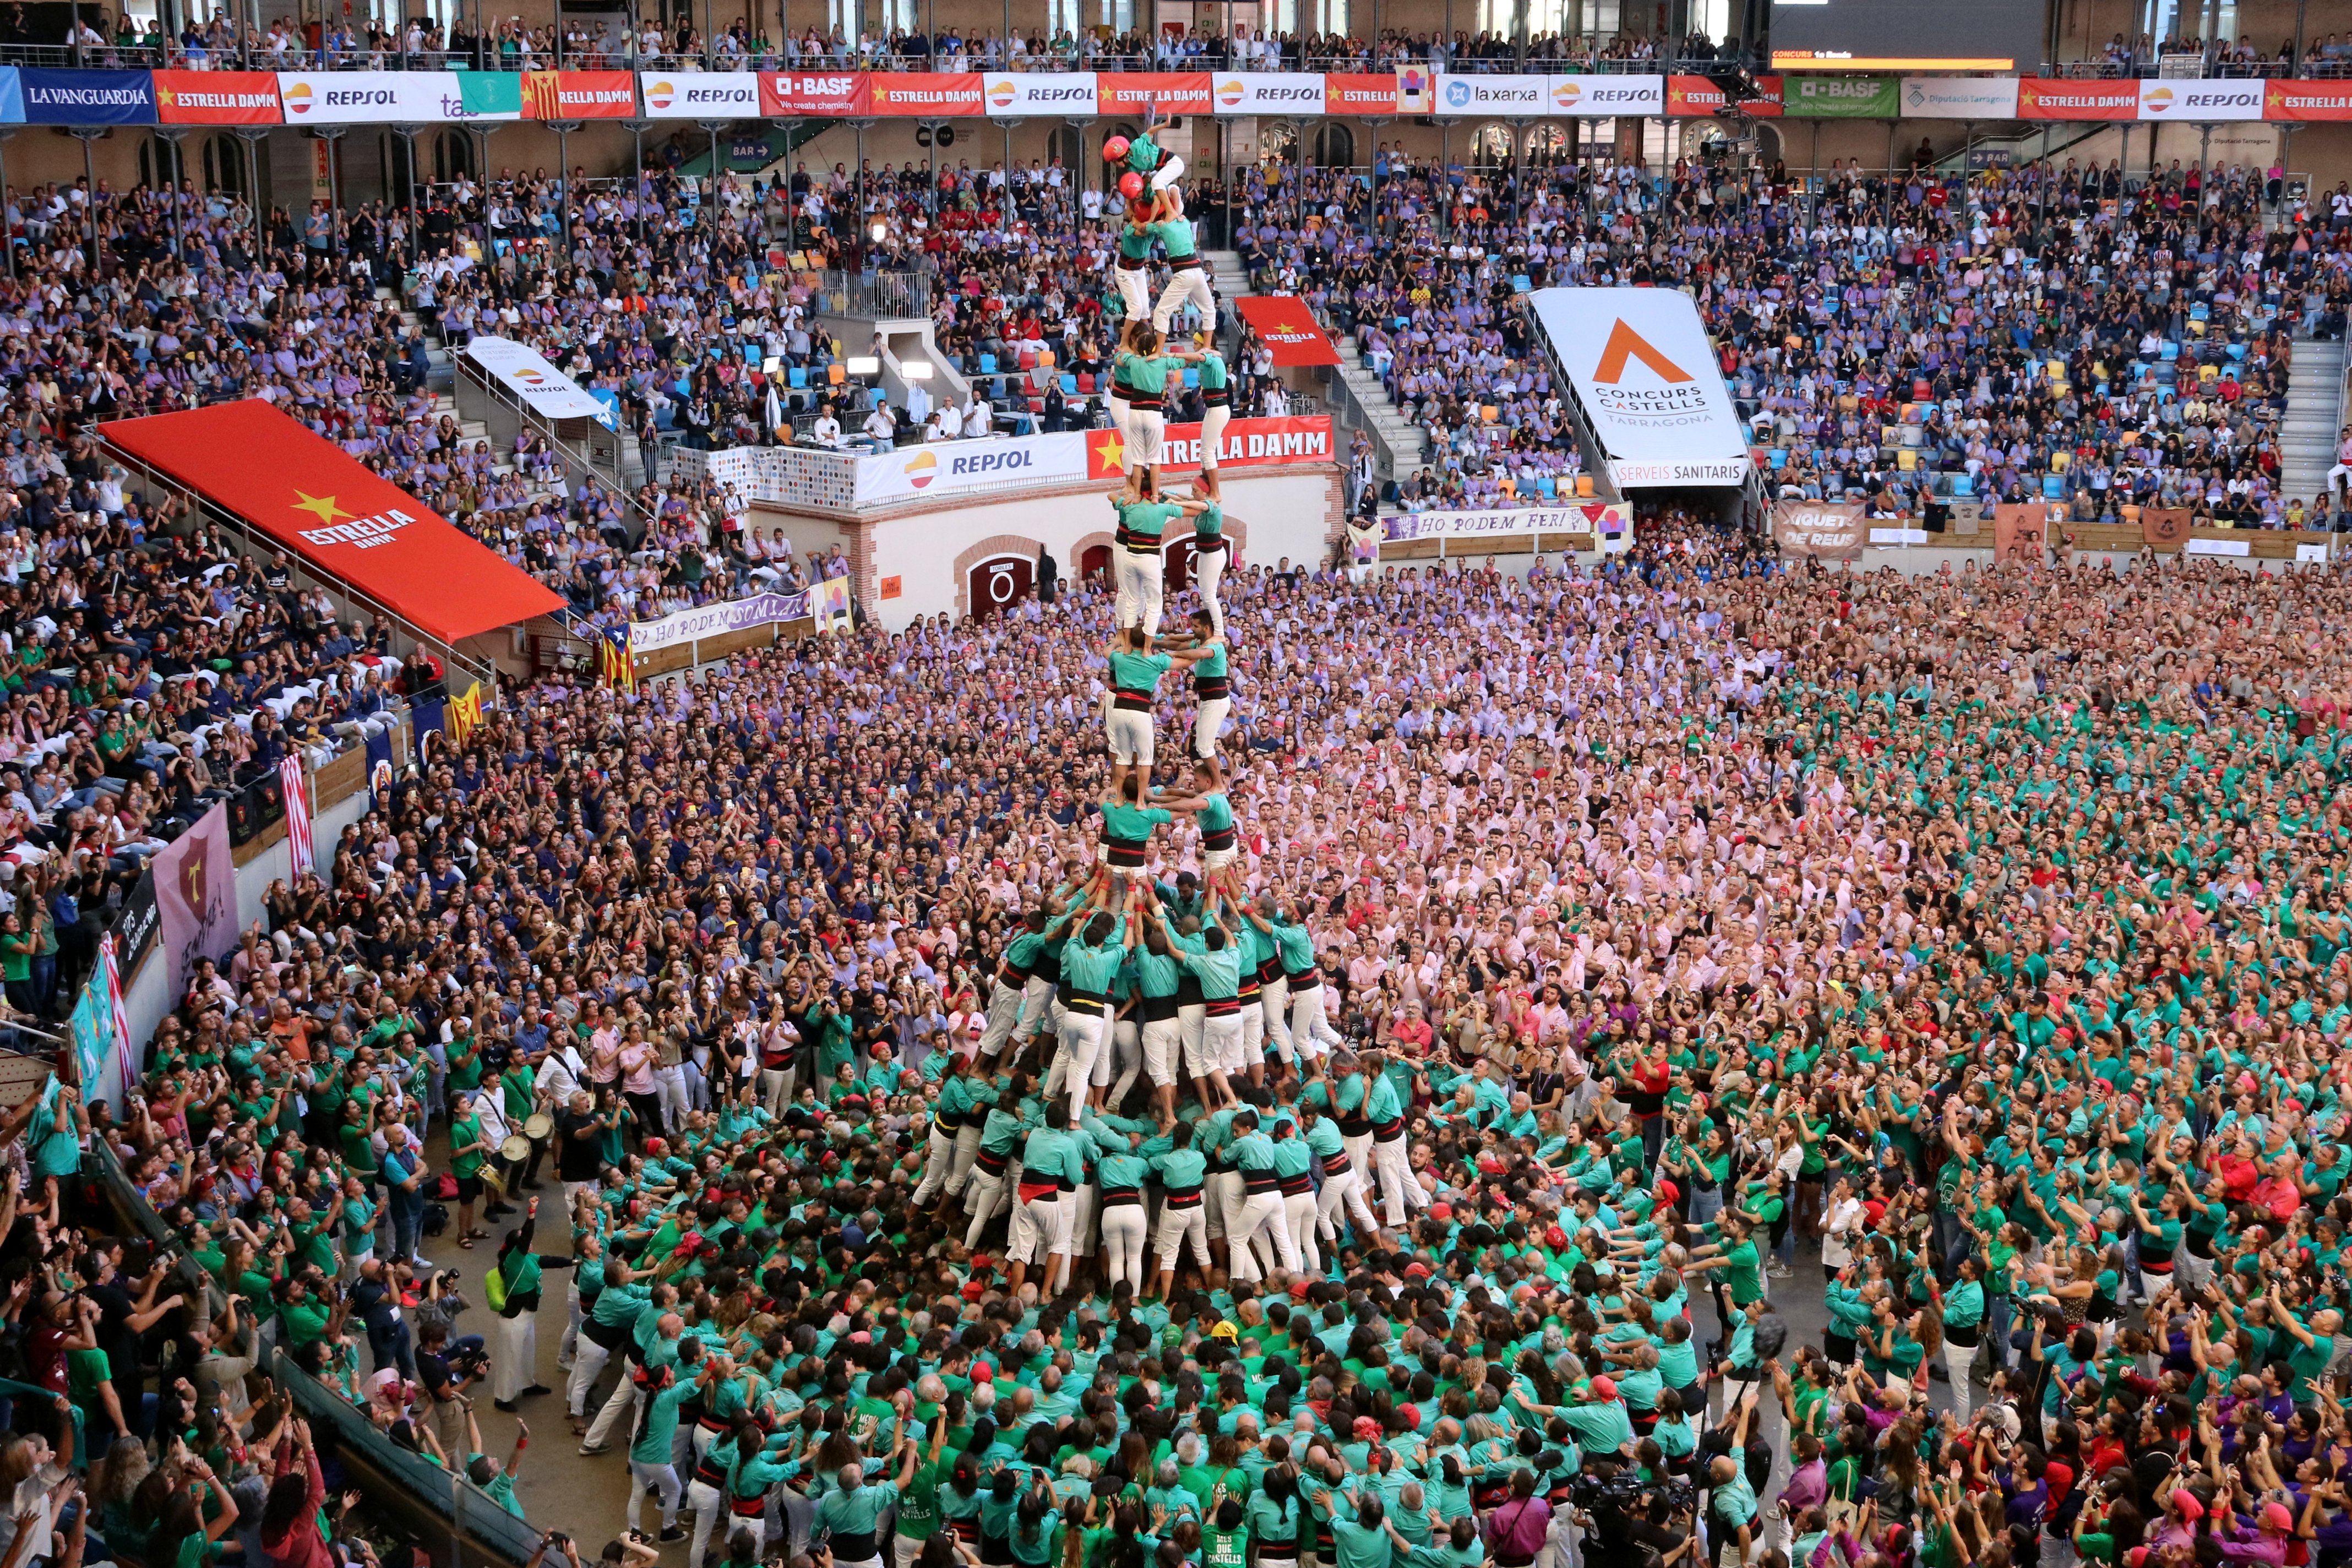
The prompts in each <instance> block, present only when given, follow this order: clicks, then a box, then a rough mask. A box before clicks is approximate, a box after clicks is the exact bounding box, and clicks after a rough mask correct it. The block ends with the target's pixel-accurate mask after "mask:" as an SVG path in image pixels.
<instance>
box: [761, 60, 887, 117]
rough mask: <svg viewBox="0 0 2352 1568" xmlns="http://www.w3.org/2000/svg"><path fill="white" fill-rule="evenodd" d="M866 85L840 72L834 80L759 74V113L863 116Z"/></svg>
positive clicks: (854, 75) (858, 77)
mask: <svg viewBox="0 0 2352 1568" xmlns="http://www.w3.org/2000/svg"><path fill="white" fill-rule="evenodd" d="M884 79H885V80H887V78H884ZM760 112H761V114H765V115H780V114H822V115H849V116H852V117H857V116H863V115H865V114H866V113H867V112H869V111H868V110H867V108H866V78H865V77H864V76H863V75H861V74H859V73H857V72H855V71H843V72H840V73H839V74H837V75H834V76H812V75H809V74H808V73H806V72H804V71H761V73H760Z"/></svg>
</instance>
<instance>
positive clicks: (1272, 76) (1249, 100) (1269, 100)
mask: <svg viewBox="0 0 2352 1568" xmlns="http://www.w3.org/2000/svg"><path fill="white" fill-rule="evenodd" d="M1216 83H1217V84H1216V86H1215V87H1214V88H1213V89H1211V91H1210V95H1209V96H1210V104H1209V107H1210V108H1211V109H1212V110H1214V111H1215V112H1217V113H1219V114H1273V115H1284V114H1317V115H1319V114H1322V113H1323V112H1325V110H1324V108H1323V79H1322V77H1320V76H1319V75H1307V74H1303V73H1300V72H1296V71H1219V72H1217V74H1216ZM1389 86H1390V94H1391V102H1393V101H1394V95H1395V87H1396V82H1395V79H1394V78H1391V79H1390V83H1389Z"/></svg>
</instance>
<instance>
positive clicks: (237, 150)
mask: <svg viewBox="0 0 2352 1568" xmlns="http://www.w3.org/2000/svg"><path fill="white" fill-rule="evenodd" d="M264 150H265V151H266V149H264ZM245 173H246V171H245V142H244V139H243V138H241V137H239V136H238V135H236V132H229V131H218V132H214V133H213V134H212V135H210V136H207V137H205V190H207V191H217V192H220V193H221V194H222V195H231V196H241V195H245V186H246V178H245Z"/></svg>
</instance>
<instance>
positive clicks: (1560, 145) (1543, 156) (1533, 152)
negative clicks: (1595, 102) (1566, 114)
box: [1527, 121, 1578, 169]
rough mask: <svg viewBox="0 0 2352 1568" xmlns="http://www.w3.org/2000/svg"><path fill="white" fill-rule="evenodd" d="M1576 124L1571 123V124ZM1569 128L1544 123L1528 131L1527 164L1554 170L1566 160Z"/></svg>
mask: <svg viewBox="0 0 2352 1568" xmlns="http://www.w3.org/2000/svg"><path fill="white" fill-rule="evenodd" d="M1574 123H1578V122H1575V121H1571V124H1574ZM1569 135H1570V131H1569V127H1567V126H1562V125H1557V124H1554V123H1553V122H1552V121H1544V122H1543V123H1542V124H1540V125H1535V126H1530V127H1529V128H1528V141H1527V148H1528V162H1529V163H1533V164H1535V165H1536V166H1537V167H1538V168H1541V169H1549V168H1556V167H1558V166H1559V164H1560V163H1564V162H1565V161H1566V160H1567V158H1568V149H1569Z"/></svg>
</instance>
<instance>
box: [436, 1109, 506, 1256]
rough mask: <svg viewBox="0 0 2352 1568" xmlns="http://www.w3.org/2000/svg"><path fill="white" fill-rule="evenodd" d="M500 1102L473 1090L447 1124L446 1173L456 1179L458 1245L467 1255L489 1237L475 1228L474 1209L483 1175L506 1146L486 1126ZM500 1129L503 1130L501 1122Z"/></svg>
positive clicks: (479, 1198) (483, 1231)
mask: <svg viewBox="0 0 2352 1568" xmlns="http://www.w3.org/2000/svg"><path fill="white" fill-rule="evenodd" d="M498 1100H499V1096H497V1095H494V1094H489V1093H486V1092H483V1091H481V1090H476V1091H475V1092H474V1093H472V1094H469V1095H468V1096H467V1097H466V1099H465V1100H463V1101H461V1102H460V1104H459V1109H458V1111H457V1116H456V1117H455V1118H454V1119H453V1120H452V1121H450V1123H449V1173H450V1174H451V1175H453V1176H455V1177H457V1245H458V1246H459V1247H464V1248H465V1249H466V1250H467V1251H468V1252H471V1251H472V1250H473V1249H474V1243H476V1242H477V1241H480V1240H483V1239H485V1238H486V1237H488V1236H489V1234H490V1233H489V1232H488V1231H487V1230H477V1229H476V1228H475V1227H474V1205H476V1204H478V1203H479V1202H481V1198H482V1173H483V1171H484V1170H486V1169H488V1166H489V1163H490V1162H491V1160H492V1159H494V1158H495V1157H496V1156H497V1153H498V1149H499V1144H500V1143H502V1142H505V1139H504V1138H503V1137H497V1136H493V1135H492V1134H491V1132H490V1131H489V1130H488V1125H487V1117H488V1115H491V1114H495V1113H496V1106H497V1103H498ZM499 1125H500V1127H501V1128H503V1127H504V1125H505V1123H504V1121H500V1122H499Z"/></svg>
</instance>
